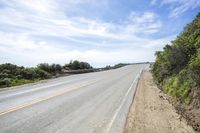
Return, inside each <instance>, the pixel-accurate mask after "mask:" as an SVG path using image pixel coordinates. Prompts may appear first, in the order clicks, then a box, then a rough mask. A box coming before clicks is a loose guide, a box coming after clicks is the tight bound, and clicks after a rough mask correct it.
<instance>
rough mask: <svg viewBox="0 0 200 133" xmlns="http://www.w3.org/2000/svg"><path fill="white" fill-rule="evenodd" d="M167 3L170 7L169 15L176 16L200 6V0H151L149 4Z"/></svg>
mask: <svg viewBox="0 0 200 133" xmlns="http://www.w3.org/2000/svg"><path fill="white" fill-rule="evenodd" d="M156 4H161V5H168V6H169V7H170V8H169V10H171V11H170V14H169V17H178V16H180V15H181V14H183V13H184V12H186V11H188V10H191V9H195V8H200V0H189V1H188V0H160V1H158V0H152V1H151V5H156Z"/></svg>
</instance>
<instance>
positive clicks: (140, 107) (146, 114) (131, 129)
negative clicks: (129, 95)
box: [124, 71, 194, 133]
mask: <svg viewBox="0 0 200 133" xmlns="http://www.w3.org/2000/svg"><path fill="white" fill-rule="evenodd" d="M124 132H125V133H194V130H193V128H192V127H191V126H189V125H187V123H186V121H185V120H184V119H183V118H181V117H180V115H179V114H177V113H176V110H175V109H174V107H173V106H172V105H171V104H169V102H168V100H167V96H166V95H165V94H164V93H163V92H161V91H160V90H159V89H158V88H157V87H156V85H155V84H154V83H153V79H152V75H151V73H150V72H149V71H144V72H143V73H142V75H141V78H140V80H139V83H138V87H137V92H136V94H135V98H134V101H133V103H132V105H131V107H130V112H129V114H128V118H127V122H126V125H125V130H124Z"/></svg>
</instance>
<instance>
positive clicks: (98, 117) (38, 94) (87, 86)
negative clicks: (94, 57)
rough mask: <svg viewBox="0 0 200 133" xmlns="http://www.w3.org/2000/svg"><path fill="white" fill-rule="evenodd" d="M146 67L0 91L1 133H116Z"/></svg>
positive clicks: (132, 67)
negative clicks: (141, 73)
mask: <svg viewBox="0 0 200 133" xmlns="http://www.w3.org/2000/svg"><path fill="white" fill-rule="evenodd" d="M146 67H148V65H144V64H140V65H129V66H125V67H122V68H118V69H114V70H108V71H102V72H94V73H87V74H78V75H72V76H67V77H61V78H57V79H50V80H47V81H44V82H41V83H37V84H34V85H24V86H20V87H16V88H15V89H9V90H3V91H1V92H0V132H1V133H122V132H123V128H124V124H125V122H126V116H127V113H128V110H129V106H130V104H131V102H132V98H133V96H134V95H133V94H134V91H135V88H136V84H137V80H138V77H139V75H140V72H141V71H142V69H145V68H146Z"/></svg>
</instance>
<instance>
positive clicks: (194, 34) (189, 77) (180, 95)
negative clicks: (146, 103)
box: [151, 13, 200, 130]
mask: <svg viewBox="0 0 200 133" xmlns="http://www.w3.org/2000/svg"><path fill="white" fill-rule="evenodd" d="M155 55H156V61H155V63H154V64H153V65H152V70H151V71H152V73H153V77H154V79H155V81H156V83H157V84H158V85H159V87H160V88H161V89H163V90H164V91H165V92H166V93H167V94H169V95H171V96H172V97H174V98H175V99H176V101H178V102H180V104H182V105H184V106H189V105H190V104H191V103H192V102H193V101H195V105H193V106H195V108H199V105H200V98H199V97H200V96H199V97H196V95H195V94H194V91H195V93H197V94H199V92H200V13H199V14H198V15H197V16H196V18H195V19H194V20H193V21H192V22H191V23H190V24H188V25H187V26H186V27H185V28H184V31H183V32H182V33H180V35H179V36H177V38H176V39H175V40H174V41H172V42H171V45H166V46H165V47H164V49H163V51H158V52H156V53H155ZM199 126H200V125H199ZM199 128H200V127H199ZM199 128H198V127H197V130H199Z"/></svg>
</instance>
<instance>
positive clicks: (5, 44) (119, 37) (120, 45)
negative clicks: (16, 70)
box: [0, 0, 174, 65]
mask: <svg viewBox="0 0 200 133" xmlns="http://www.w3.org/2000/svg"><path fill="white" fill-rule="evenodd" d="M85 2H86V3H92V4H93V5H95V6H96V7H98V6H99V4H98V2H99V1H98V2H97V0H86V1H84V2H83V1H82V0H77V1H73V0H67V1H62V0H41V1H32V2H31V4H30V1H27V0H19V1H18V0H11V1H6V0H3V1H1V2H0V3H1V4H0V5H2V6H1V7H0V57H1V60H0V61H1V62H0V63H3V62H14V63H17V64H21V65H27V64H28V65H36V64H37V63H40V62H49V63H52V62H57V63H61V64H63V63H65V62H67V61H69V60H71V59H79V60H85V61H89V62H91V63H93V64H94V65H98V64H103V63H104V64H107V63H117V62H136V61H146V60H151V61H152V60H153V59H154V57H153V53H154V51H155V50H158V49H160V48H161V47H162V46H163V45H164V44H165V43H168V42H169V40H171V39H172V38H173V37H174V36H168V37H164V38H156V39H151V38H149V37H148V35H150V34H155V33H157V32H159V30H160V29H161V27H162V22H161V20H160V19H159V15H157V14H156V13H154V12H151V11H146V12H143V13H141V12H134V11H132V12H131V13H129V14H127V17H126V18H125V19H124V20H123V21H121V22H120V23H113V22H112V21H105V20H103V19H99V18H90V17H84V15H82V12H80V14H76V15H72V14H73V13H71V12H70V11H69V10H73V8H76V7H77V6H80V5H83V4H84V3H85ZM100 5H104V6H109V4H108V1H106V0H103V1H102V2H100ZM77 10H81V9H77ZM69 12H70V13H69ZM77 12H78V11H77ZM77 12H76V13H77ZM138 34H140V35H141V34H142V35H146V36H147V37H146V38H145V37H140V36H139V35H138ZM138 56H140V59H138Z"/></svg>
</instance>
